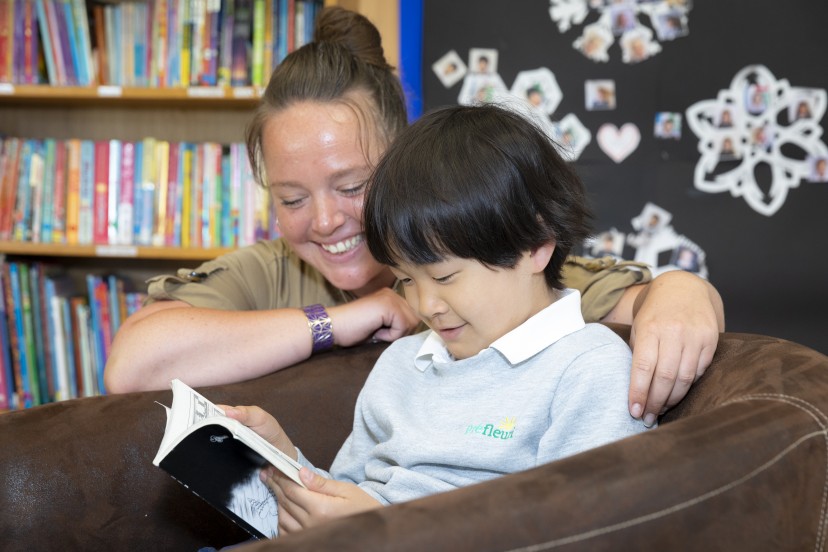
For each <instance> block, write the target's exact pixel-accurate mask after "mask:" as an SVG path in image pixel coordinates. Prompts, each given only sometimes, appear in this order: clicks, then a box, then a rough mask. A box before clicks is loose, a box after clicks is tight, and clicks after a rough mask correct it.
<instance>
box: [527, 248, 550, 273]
mask: <svg viewBox="0 0 828 552" xmlns="http://www.w3.org/2000/svg"><path fill="white" fill-rule="evenodd" d="M555 245H556V242H555V241H554V240H550V241H548V242H546V243H545V244H543V245H541V246H539V247H537V248H535V249H533V250H532V251H530V252H529V258H530V259H532V266H533V268H534V269H535V271H536V272H543V271H544V270H546V265H548V264H549V261H551V260H552V253H554V252H555Z"/></svg>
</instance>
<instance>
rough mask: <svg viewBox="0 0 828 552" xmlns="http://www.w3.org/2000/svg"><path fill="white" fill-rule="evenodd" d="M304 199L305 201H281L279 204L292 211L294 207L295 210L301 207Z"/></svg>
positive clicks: (301, 199)
mask: <svg viewBox="0 0 828 552" xmlns="http://www.w3.org/2000/svg"><path fill="white" fill-rule="evenodd" d="M303 199H304V198H298V199H281V200H279V202H280V203H281V204H282V206H283V207H287V208H288V209H290V208H292V207H293V208H295V207H299V205H300V204H301V203H302V201H303Z"/></svg>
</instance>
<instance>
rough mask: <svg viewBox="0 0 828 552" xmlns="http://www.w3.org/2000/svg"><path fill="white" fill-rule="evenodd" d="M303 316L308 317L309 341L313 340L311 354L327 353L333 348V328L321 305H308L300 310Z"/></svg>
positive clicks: (326, 312)
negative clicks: (303, 312)
mask: <svg viewBox="0 0 828 552" xmlns="http://www.w3.org/2000/svg"><path fill="white" fill-rule="evenodd" d="M302 310H303V311H305V316H307V317H308V328H310V332H311V339H312V340H313V353H314V354H315V353H318V352H321V351H327V350H328V349H331V348H333V346H334V337H333V326H332V324H331V317H330V316H329V315H328V311H326V310H325V307H323V306H322V305H319V304H317V305H308V306H307V307H303V308H302Z"/></svg>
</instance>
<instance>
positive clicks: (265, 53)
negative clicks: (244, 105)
mask: <svg viewBox="0 0 828 552" xmlns="http://www.w3.org/2000/svg"><path fill="white" fill-rule="evenodd" d="M277 5H278V4H277V2H276V0H265V7H264V44H263V45H262V69H263V71H264V74H263V75H262V80H263V84H262V86H266V85H267V81H268V79H269V78H270V73H272V72H273V69H274V67H275V66H276V56H275V55H274V52H273V49H274V46H275V45H276V33H277V32H279V21H278V19H277V16H276V13H277Z"/></svg>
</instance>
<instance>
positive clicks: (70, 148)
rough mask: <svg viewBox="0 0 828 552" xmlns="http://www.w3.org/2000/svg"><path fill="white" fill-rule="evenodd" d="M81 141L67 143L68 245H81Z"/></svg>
mask: <svg viewBox="0 0 828 552" xmlns="http://www.w3.org/2000/svg"><path fill="white" fill-rule="evenodd" d="M80 166H81V141H80V140H78V139H71V140H69V141H67V142H66V243H68V244H71V245H75V244H78V243H80V223H79V217H80Z"/></svg>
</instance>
